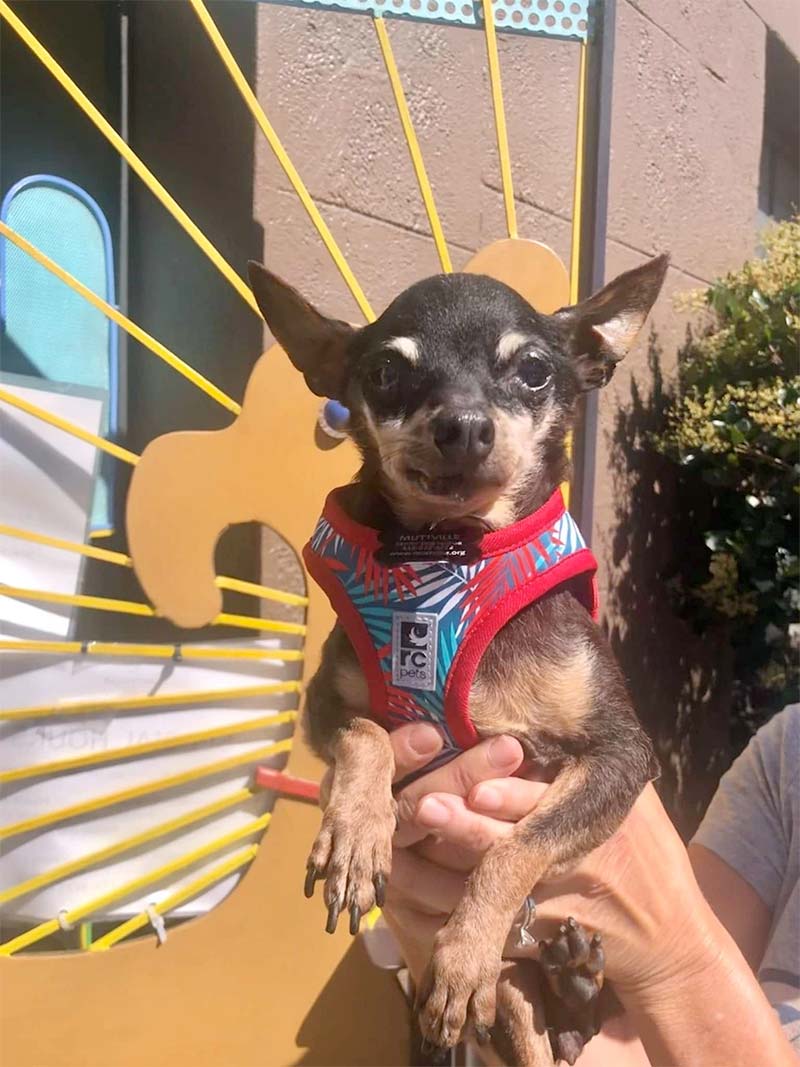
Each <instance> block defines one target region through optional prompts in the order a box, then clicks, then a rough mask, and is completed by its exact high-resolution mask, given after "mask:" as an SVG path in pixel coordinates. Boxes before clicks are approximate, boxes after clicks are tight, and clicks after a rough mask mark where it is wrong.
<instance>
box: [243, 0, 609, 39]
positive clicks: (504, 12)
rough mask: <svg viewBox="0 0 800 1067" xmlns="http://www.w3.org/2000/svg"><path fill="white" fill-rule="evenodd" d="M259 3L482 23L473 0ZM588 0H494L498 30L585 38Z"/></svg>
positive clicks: (477, 25)
mask: <svg viewBox="0 0 800 1067" xmlns="http://www.w3.org/2000/svg"><path fill="white" fill-rule="evenodd" d="M256 2H257V3H262V4H280V5H283V6H284V7H299V8H312V9H314V10H316V11H342V12H345V11H349V12H358V13H360V14H367V15H381V16H385V17H387V18H400V19H416V20H418V21H420V22H445V23H451V24H453V23H454V24H456V25H459V26H471V27H472V28H473V29H475V28H481V27H482V26H483V10H482V7H481V4H480V3H479V2H478V3H476V2H474V0H256ZM588 7H589V0H495V8H494V19H495V26H496V28H497V32H498V33H523V34H527V35H530V36H533V37H555V38H558V39H559V40H562V41H563V40H567V41H585V40H586V35H587V25H588Z"/></svg>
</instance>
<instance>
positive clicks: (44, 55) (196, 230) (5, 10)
mask: <svg viewBox="0 0 800 1067" xmlns="http://www.w3.org/2000/svg"><path fill="white" fill-rule="evenodd" d="M0 17H2V18H4V19H5V20H6V22H7V23H8V25H9V26H10V27H11V28H12V29H13V30H14V32H15V33H16V34H18V35H19V37H20V38H21V39H22V40H23V41H24V42H25V44H26V45H27V46H28V48H30V50H31V51H32V52H33V54H34V55H35V56H36V58H37V59H38V60H39V61H40V62H41V63H42V64H43V65H44V66H45V67H46V68H47V70H48V71H49V72H50V74H52V76H53V77H54V78H55V79H56V81H57V82H58V83H59V85H60V86H61V87H62V89H64V90H65V91H66V92H67V94H68V95H69V96H70V97H71V98H72V100H73V101H74V102H75V103H76V104H77V105H78V107H79V108H80V109H81V111H83V113H84V115H86V117H87V118H88V119H89V120H90V121H91V122H93V123H94V125H95V126H96V127H97V129H98V130H99V131H100V133H102V135H103V136H104V137H105V138H106V140H107V141H109V142H110V143H111V145H112V146H113V147H114V148H115V149H116V151H117V152H118V153H119V154H120V155H121V156H122V158H123V159H124V160H125V162H126V163H127V164H128V166H129V167H130V168H131V170H133V171H134V172H135V173H136V174H138V176H139V177H140V178H141V180H142V181H143V182H144V184H145V185H146V186H147V188H148V189H149V190H150V192H151V193H152V194H153V195H154V196H155V197H156V199H157V200H159V201H160V202H161V204H162V205H163V206H164V207H165V208H166V209H167V211H168V212H169V213H170V215H172V217H173V218H174V219H175V221H176V222H177V223H178V224H179V225H180V226H182V227H183V229H184V230H185V231H186V233H187V234H188V235H189V237H191V239H192V240H193V241H194V242H195V244H196V245H197V246H198V248H200V249H201V250H202V251H203V252H204V253H205V254H206V256H208V258H209V259H210V260H211V262H212V263H213V264H214V266H215V267H216V268H217V270H218V271H219V272H220V273H221V274H222V275H223V276H224V277H225V278H226V279H227V280H228V281H229V282H230V284H231V285H232V286H233V288H234V289H235V290H236V292H237V293H238V294H239V296H240V297H241V298H242V300H244V301H245V303H246V304H248V306H249V307H250V308H251V309H252V310H253V311H254V312H255V313H256V314H257V315H260V313H259V310H258V305H257V304H256V301H255V297H254V296H253V294H252V292H251V291H250V289H249V287H248V286H247V284H246V283H245V282H244V281H243V280H242V279H241V278H240V277H239V275H238V274H237V273H236V271H235V270H234V269H233V267H232V266H231V265H230V263H228V261H227V260H226V259H225V258H224V257H223V256H222V255H221V254H220V253H219V252H218V251H217V249H216V248H215V247H214V245H213V244H212V243H211V241H209V239H208V238H207V237H206V235H205V234H204V233H203V231H202V230H201V229H200V227H199V226H197V225H196V224H195V223H194V222H193V221H192V220H191V219H190V218H189V216H188V215H187V214H186V212H185V211H184V210H183V208H182V207H181V206H180V204H178V202H177V201H176V200H175V199H174V198H173V197H172V196H170V194H169V193H168V192H167V190H166V189H165V188H164V186H163V185H162V184H161V182H160V181H159V180H158V178H156V176H155V175H154V174H153V172H152V171H151V170H150V168H149V167H147V166H146V164H145V163H143V162H142V160H141V159H140V158H139V157H138V156H137V155H136V153H135V152H134V151H133V150H132V148H131V147H130V145H127V144H126V143H125V141H123V139H122V138H121V137H120V135H119V134H118V133H117V131H116V130H115V129H114V127H113V126H112V125H111V124H110V123H109V122H108V121H107V119H105V118H104V117H103V115H101V114H100V112H99V111H98V110H97V108H96V107H95V106H94V104H93V103H92V102H91V100H90V99H89V98H88V97H87V96H86V95H85V93H83V92H82V91H81V90H80V89H79V88H78V86H77V85H76V84H75V82H74V81H73V80H72V78H70V76H69V74H67V72H66V71H65V70H64V68H63V67H62V66H61V65H60V64H59V63H58V62H57V61H56V60H55V59H54V57H53V56H52V55H51V54H50V53H49V52H48V51H47V49H46V48H45V47H44V45H42V43H41V42H40V41H39V40H38V39H37V38H36V37H35V36H34V35H33V34H32V33H31V31H30V30H29V29H28V27H27V26H26V25H25V23H24V22H23V21H22V19H21V18H19V16H18V15H16V14H15V13H14V12H13V11H12V10H11V8H10V7H9V5H8V4H7V3H6V2H5V0H0Z"/></svg>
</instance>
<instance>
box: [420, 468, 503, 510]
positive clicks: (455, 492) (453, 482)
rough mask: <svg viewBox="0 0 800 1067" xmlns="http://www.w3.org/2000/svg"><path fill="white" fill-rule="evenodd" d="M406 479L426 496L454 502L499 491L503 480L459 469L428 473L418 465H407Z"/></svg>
mask: <svg viewBox="0 0 800 1067" xmlns="http://www.w3.org/2000/svg"><path fill="white" fill-rule="evenodd" d="M405 476H406V478H407V480H408V481H409V482H410V483H411V484H412V485H413V486H415V487H416V488H417V489H420V490H421V491H422V492H423V493H424V494H425V495H426V496H432V497H438V498H439V499H444V500H450V501H453V502H455V503H462V502H467V501H470V500H473V499H474V498H475V497H478V496H486V495H487V494H495V493H499V492H501V491H502V489H503V484H504V483H503V482H502V481H500V480H498V479H497V478H490V477H486V476H484V477H480V476H476V475H475V474H465V473H464V472H463V471H459V472H457V473H455V474H438V473H436V474H429V473H427V472H426V471H423V470H420V469H419V468H418V467H407V468H406V470H405Z"/></svg>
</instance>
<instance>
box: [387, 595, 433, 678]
mask: <svg viewBox="0 0 800 1067" xmlns="http://www.w3.org/2000/svg"><path fill="white" fill-rule="evenodd" d="M438 629H439V620H438V618H437V616H436V615H428V614H426V613H425V612H421V611H396V612H394V614H393V616H392V684H393V685H401V686H404V687H405V688H406V689H426V690H433V689H435V688H436V651H437V644H438V636H439V634H438Z"/></svg>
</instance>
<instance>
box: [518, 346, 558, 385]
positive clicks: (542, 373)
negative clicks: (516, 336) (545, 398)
mask: <svg viewBox="0 0 800 1067" xmlns="http://www.w3.org/2000/svg"><path fill="white" fill-rule="evenodd" d="M552 377H553V375H552V374H551V373H550V368H549V367H548V365H547V363H546V362H545V360H543V359H542V357H541V356H537V355H536V353H535V352H528V353H526V354H525V355H524V356H523V357H522V359H521V360H520V361H519V365H518V367H517V378H519V380H520V381H521V382H522V384H523V385H524V386H525V388H526V389H532V390H537V389H544V387H545V386H546V385H547V384H548V383H549V381H550V379H551V378H552Z"/></svg>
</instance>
